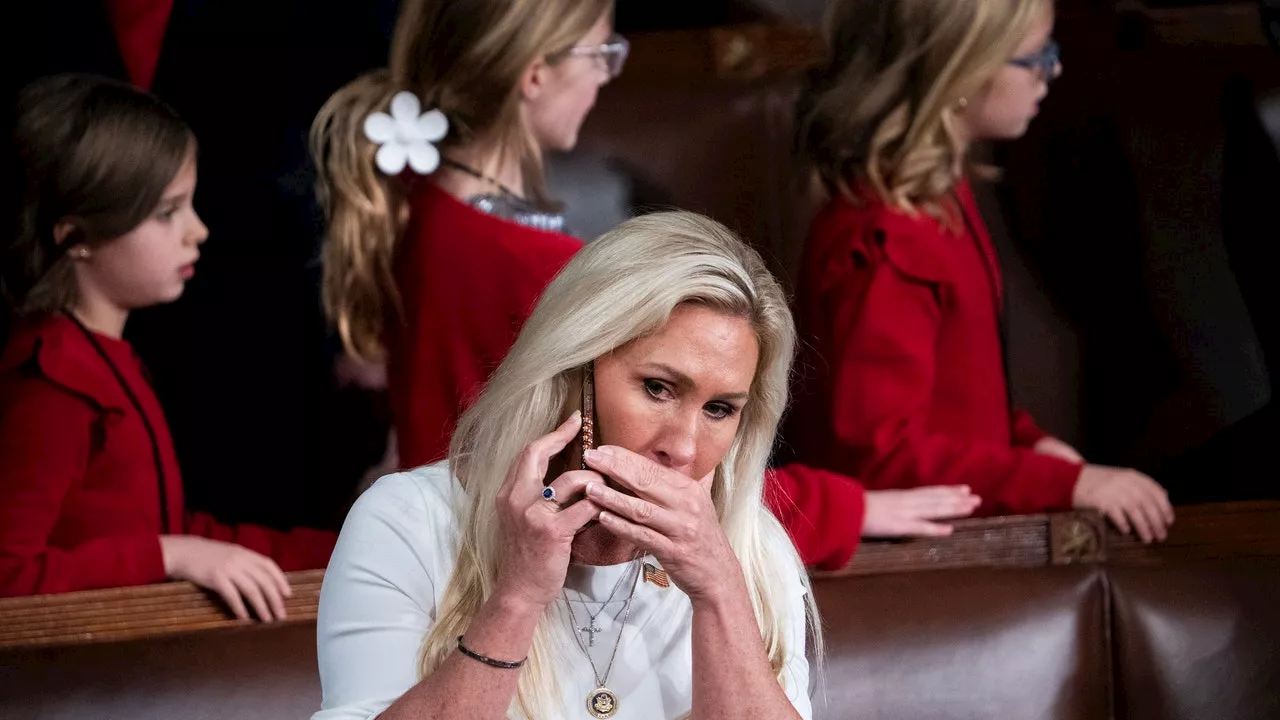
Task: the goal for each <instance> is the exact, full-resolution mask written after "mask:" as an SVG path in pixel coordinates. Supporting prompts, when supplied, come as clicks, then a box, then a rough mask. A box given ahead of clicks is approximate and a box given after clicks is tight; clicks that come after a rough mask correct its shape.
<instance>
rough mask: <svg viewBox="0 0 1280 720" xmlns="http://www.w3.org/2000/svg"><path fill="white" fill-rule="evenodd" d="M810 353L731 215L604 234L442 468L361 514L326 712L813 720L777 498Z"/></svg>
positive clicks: (338, 563) (540, 316)
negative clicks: (798, 362)
mask: <svg viewBox="0 0 1280 720" xmlns="http://www.w3.org/2000/svg"><path fill="white" fill-rule="evenodd" d="M460 302H465V298H463V299H460ZM794 342H795V330H794V327H793V324H792V320H791V316H790V313H789V311H788V309H787V304H786V300H785V297H784V296H783V293H782V291H781V289H780V288H779V286H778V284H777V282H776V281H775V280H774V279H773V278H772V277H771V276H770V275H769V273H768V271H767V270H766V269H765V266H764V264H763V262H761V260H760V258H759V256H758V255H756V253H755V252H754V251H752V250H750V249H749V248H747V247H746V246H745V245H743V244H742V243H741V241H739V240H738V239H737V238H735V237H734V236H733V234H732V233H730V232H729V231H728V230H727V229H725V228H724V227H723V226H721V225H719V224H718V223H715V222H713V221H711V220H708V219H706V218H702V217H699V216H697V215H692V214H688V213H663V214H656V215H649V216H645V217H641V218H637V219H635V220H631V221H629V222H627V223H624V224H622V225H620V226H619V227H618V228H617V229H615V230H614V231H612V232H610V233H608V234H606V235H604V236H603V237H601V238H600V239H599V240H597V241H595V242H594V243H591V244H590V245H588V246H587V247H586V248H585V249H584V250H582V251H581V252H580V253H579V254H578V255H577V256H576V257H575V258H574V259H573V260H572V261H571V262H570V263H569V264H568V265H567V266H566V267H565V269H564V270H563V271H562V272H561V273H560V275H558V276H557V277H556V279H555V281H553V282H552V284H551V285H550V286H549V287H548V288H547V290H546V292H545V293H544V295H543V296H542V299H541V300H540V301H539V303H538V306H537V308H536V309H535V311H534V313H533V315H532V317H531V318H530V319H529V320H528V322H527V323H526V324H525V326H524V328H523V330H522V332H521V333H520V336H519V339H518V340H517V341H516V344H515V346H514V347H513V348H512V350H511V352H510V354H509V355H508V356H507V358H506V359H505V360H504V361H503V363H502V365H501V366H500V367H499V368H498V370H497V372H496V373H495V374H494V375H493V377H492V379H491V380H490V382H489V384H488V385H487V387H486V388H485V390H484V392H483V394H482V395H481V396H480V397H479V399H478V400H477V401H476V403H475V404H474V405H473V406H472V408H471V409H470V410H469V411H468V412H467V413H466V415H465V416H464V417H463V419H462V421H461V423H460V424H459V427H458V431H457V433H456V435H455V436H454V439H453V443H452V446H451V449H450V457H449V460H448V462H447V463H441V464H439V465H435V466H430V467H426V468H419V469H417V470H414V471H411V472H408V473H402V474H399V475H392V476H388V477H386V478H383V479H382V480H380V481H378V483H377V484H375V485H374V486H373V487H372V488H371V489H370V490H369V491H368V492H366V493H365V495H364V496H362V497H361V499H360V500H359V502H357V504H356V506H355V507H354V508H353V510H352V512H351V515H350V516H349V517H348V519H347V522H346V525H345V526H344V528H343V531H342V535H341V536H340V538H339V541H338V546H337V548H336V550H335V551H334V555H333V559H332V561H331V563H330V566H329V571H328V574H327V575H326V577H325V584H324V590H323V592H322V594H321V602H320V619H319V629H318V632H319V651H320V672H321V680H322V683H323V687H324V704H323V710H321V712H319V713H318V714H317V715H316V716H315V718H316V719H317V720H333V719H336V718H371V717H380V718H383V719H384V720H395V719H397V718H508V717H511V718H530V719H534V720H541V719H543V718H555V719H557V720H558V719H560V718H566V719H571V718H593V717H594V718H618V719H620V720H625V719H627V718H635V719H637V720H638V719H641V718H643V719H645V720H652V719H655V718H680V717H689V716H692V717H695V718H698V720H712V719H714V718H733V719H734V720H739V719H742V718H768V719H769V720H774V719H778V718H789V717H790V718H794V717H801V718H809V717H810V716H811V708H810V702H809V697H808V684H809V669H808V662H807V660H806V658H805V641H806V636H807V635H809V636H811V637H813V638H814V639H815V641H819V640H818V639H819V636H818V635H817V634H816V633H815V632H812V629H813V628H814V627H816V623H815V622H814V619H815V617H816V615H815V610H814V608H813V604H812V601H811V598H810V595H809V593H808V589H809V588H808V581H807V579H806V576H805V574H804V571H803V568H802V567H801V564H800V560H799V558H798V557H797V555H796V553H795V550H794V549H793V548H792V546H791V544H790V542H789V541H788V539H787V536H786V534H785V532H784V530H783V529H782V527H781V526H780V525H779V524H778V522H777V521H776V520H775V519H774V518H773V516H772V515H771V514H770V513H769V511H768V509H767V508H766V507H765V505H764V502H763V498H762V491H763V487H764V471H765V464H766V461H767V459H768V456H769V452H770V448H771V446H772V443H773V439H774V433H775V430H776V427H777V423H778V420H779V418H780V416H781V414H782V411H783V409H784V407H785V406H786V393H787V390H786V388H787V376H788V372H789V368H790V363H791V357H792V353H793V349H794ZM592 377H594V394H593V397H594V412H591V410H592V408H591V407H590V405H588V411H589V412H588V417H589V418H593V419H594V424H593V428H592V429H593V430H594V439H595V441H597V442H598V443H599V447H598V449H596V450H595V451H588V452H586V453H585V463H584V462H583V461H581V460H579V456H578V455H577V454H575V450H577V449H578V448H579V446H580V442H581V440H580V437H581V436H580V429H581V424H582V423H581V417H582V414H581V405H582V404H583V403H584V402H587V401H588V399H589V398H591V397H592V393H590V392H589V391H588V392H585V393H584V391H583V385H584V378H586V379H588V380H590V379H591V378H592ZM586 384H587V386H588V388H590V386H591V383H590V382H588V383H586ZM565 418H568V419H567V420H566V419H565ZM587 434H588V435H590V434H591V433H587ZM583 464H585V466H586V469H579V468H581V467H582V466H583ZM807 629H808V630H809V631H810V632H807ZM817 651H818V652H820V648H817Z"/></svg>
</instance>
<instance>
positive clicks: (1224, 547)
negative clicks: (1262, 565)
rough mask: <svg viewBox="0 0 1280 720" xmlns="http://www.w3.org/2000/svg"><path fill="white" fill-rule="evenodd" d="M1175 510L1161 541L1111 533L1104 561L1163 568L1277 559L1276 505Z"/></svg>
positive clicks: (1279, 525)
mask: <svg viewBox="0 0 1280 720" xmlns="http://www.w3.org/2000/svg"><path fill="white" fill-rule="evenodd" d="M1175 510H1176V512H1177V514H1178V519H1177V520H1176V521H1175V522H1174V523H1173V527H1172V528H1171V529H1170V532H1169V539H1168V540H1167V541H1165V542H1163V543H1153V544H1151V545H1143V544H1142V541H1140V540H1138V539H1137V538H1136V537H1133V536H1129V535H1121V534H1119V533H1117V532H1115V531H1112V532H1111V535H1110V537H1109V538H1108V540H1107V561H1108V562H1109V563H1111V564H1112V565H1162V564H1168V563H1174V562H1198V561H1205V560H1232V559H1238V558H1257V557H1276V556H1280V501H1275V500H1260V501H1251V502H1232V503H1214V504H1211V505H1187V506H1184V507H1180V508H1175Z"/></svg>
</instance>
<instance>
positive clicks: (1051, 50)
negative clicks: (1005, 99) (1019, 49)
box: [1009, 40, 1062, 82]
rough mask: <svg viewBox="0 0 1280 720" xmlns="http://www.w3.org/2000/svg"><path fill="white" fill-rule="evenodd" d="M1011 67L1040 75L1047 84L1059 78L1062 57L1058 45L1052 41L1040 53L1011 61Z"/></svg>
mask: <svg viewBox="0 0 1280 720" xmlns="http://www.w3.org/2000/svg"><path fill="white" fill-rule="evenodd" d="M1009 64H1010V65H1016V66H1018V67H1020V68H1026V69H1027V70H1030V71H1032V72H1034V73H1037V74H1039V75H1040V77H1041V78H1042V79H1044V81H1045V82H1049V81H1050V80H1053V79H1054V78H1056V77H1058V74H1059V73H1060V72H1061V71H1060V68H1061V66H1062V55H1061V53H1060V52H1059V48H1058V43H1057V42H1055V41H1053V40H1050V41H1049V42H1047V43H1045V45H1044V47H1043V48H1041V49H1040V52H1038V53H1035V54H1033V55H1023V56H1022V57H1016V58H1013V59H1012V60H1010V61H1009Z"/></svg>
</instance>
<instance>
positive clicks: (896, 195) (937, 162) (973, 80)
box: [797, 0, 1052, 220]
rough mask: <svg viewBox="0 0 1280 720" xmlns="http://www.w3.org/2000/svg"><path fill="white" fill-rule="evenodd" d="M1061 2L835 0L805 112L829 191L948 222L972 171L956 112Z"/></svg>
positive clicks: (805, 137)
mask: <svg viewBox="0 0 1280 720" xmlns="http://www.w3.org/2000/svg"><path fill="white" fill-rule="evenodd" d="M1051 6H1052V0H836V1H835V2H834V3H833V4H832V5H831V6H830V7H829V11H828V14H827V18H826V40H827V52H828V58H827V61H826V62H825V64H823V65H822V66H820V67H819V68H817V69H816V70H815V71H814V73H813V76H812V78H811V87H810V89H809V91H808V92H807V93H806V95H805V97H804V98H803V99H802V100H801V103H800V106H799V108H798V111H797V115H798V124H797V127H798V135H797V142H798V145H799V146H800V149H801V150H802V151H803V153H804V154H805V155H806V156H807V159H808V160H809V161H810V162H811V163H812V165H813V169H814V171H815V173H816V175H817V178H818V180H819V181H820V182H821V184H822V186H823V188H824V189H825V190H826V192H827V193H828V194H831V195H835V194H840V195H842V196H844V197H846V198H848V199H850V200H852V201H856V200H857V197H856V193H854V192H853V191H852V190H851V186H852V185H854V184H857V183H861V182H865V183H868V184H869V185H870V187H871V189H872V190H874V191H875V193H876V194H877V195H878V196H880V197H881V198H882V199H883V200H884V201H885V202H886V203H888V204H890V205H893V206H896V207H899V208H902V209H904V210H906V211H908V212H916V211H918V210H923V211H925V212H927V213H929V214H931V215H934V216H936V217H939V218H942V219H944V220H945V219H947V217H946V215H947V203H945V202H944V201H943V198H944V197H945V196H946V195H947V194H948V193H949V192H950V191H951V189H952V188H953V187H954V186H955V184H956V182H957V181H958V180H959V179H960V178H961V177H962V175H963V174H964V173H965V172H966V171H968V170H973V169H976V168H975V167H967V166H966V163H967V160H966V157H965V150H966V148H965V146H964V144H963V142H962V141H961V140H960V138H959V137H958V135H957V134H956V132H955V128H954V123H955V111H954V109H953V108H955V107H956V106H957V105H958V104H959V103H961V102H962V99H966V98H968V97H971V96H973V95H975V94H977V93H979V92H981V91H982V89H983V87H984V86H985V85H986V84H987V83H988V82H989V81H990V80H991V78H992V77H994V75H995V74H996V72H997V71H998V70H999V69H1000V68H1001V67H1002V66H1003V65H1004V64H1005V63H1006V62H1007V61H1008V60H1009V58H1010V57H1012V56H1013V54H1014V52H1016V49H1017V46H1018V44H1019V43H1020V42H1022V40H1023V38H1024V37H1025V36H1026V34H1027V33H1028V32H1029V31H1030V28H1031V26H1032V23H1033V22H1034V21H1035V19H1036V18H1037V17H1038V15H1039V13H1041V12H1043V11H1044V10H1045V8H1047V7H1051Z"/></svg>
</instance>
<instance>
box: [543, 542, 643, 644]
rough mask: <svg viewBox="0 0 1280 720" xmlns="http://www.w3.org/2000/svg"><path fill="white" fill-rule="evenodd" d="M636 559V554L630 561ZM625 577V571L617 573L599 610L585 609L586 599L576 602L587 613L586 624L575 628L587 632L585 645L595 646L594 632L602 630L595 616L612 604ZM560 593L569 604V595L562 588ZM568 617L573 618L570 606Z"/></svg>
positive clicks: (602, 612)
mask: <svg viewBox="0 0 1280 720" xmlns="http://www.w3.org/2000/svg"><path fill="white" fill-rule="evenodd" d="M637 560H638V556H637V558H633V559H632V560H631V562H633V563H634V562H637ZM626 579H627V573H625V572H623V573H622V574H621V575H619V576H618V580H617V581H616V582H615V583H614V584H613V590H612V591H610V592H609V599H608V600H605V601H604V602H603V603H601V605H600V609H599V610H596V611H595V612H594V613H593V612H591V611H590V610H586V609H585V608H586V607H587V601H586V600H579V601H578V602H580V603H582V607H583V608H584V611H585V612H586V613H587V624H586V625H583V626H580V627H578V628H576V629H577V631H578V632H579V633H586V634H587V647H595V646H596V634H597V633H600V632H603V631H602V630H601V629H600V628H599V627H597V626H596V618H598V617H600V616H601V615H602V614H604V611H605V609H606V608H608V607H609V606H610V605H612V604H613V597H614V596H615V595H617V594H618V589H619V588H621V587H622V586H623V585H624V584H625V583H624V581H625V580H626ZM561 594H562V595H564V601H565V604H569V596H568V595H567V594H565V593H564V591H563V589H562V590H561ZM579 594H581V593H579ZM569 617H570V618H571V619H572V618H573V608H572V607H570V608H569Z"/></svg>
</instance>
